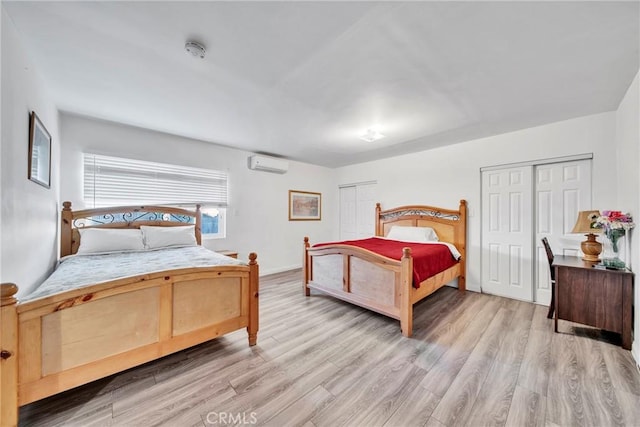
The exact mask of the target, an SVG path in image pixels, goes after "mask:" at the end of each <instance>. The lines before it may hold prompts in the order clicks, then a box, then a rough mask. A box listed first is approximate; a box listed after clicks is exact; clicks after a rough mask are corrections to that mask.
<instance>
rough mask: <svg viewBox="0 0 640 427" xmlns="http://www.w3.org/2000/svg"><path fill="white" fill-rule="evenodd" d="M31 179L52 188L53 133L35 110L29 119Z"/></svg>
mask: <svg viewBox="0 0 640 427" xmlns="http://www.w3.org/2000/svg"><path fill="white" fill-rule="evenodd" d="M29 179H30V180H31V181H33V182H36V183H38V184H40V185H42V186H43V187H46V188H51V135H49V132H47V129H46V128H45V127H44V125H43V124H42V122H41V121H40V118H38V116H37V115H36V112H35V111H32V112H31V117H30V119H29Z"/></svg>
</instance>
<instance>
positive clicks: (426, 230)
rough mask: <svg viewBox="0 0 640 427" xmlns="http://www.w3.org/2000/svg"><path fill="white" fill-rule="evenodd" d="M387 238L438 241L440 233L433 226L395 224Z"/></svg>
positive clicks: (406, 240)
mask: <svg viewBox="0 0 640 427" xmlns="http://www.w3.org/2000/svg"><path fill="white" fill-rule="evenodd" d="M387 239H391V240H400V241H403V242H414V243H428V242H437V241H438V235H437V234H436V232H435V230H434V229H433V228H431V227H406V226H400V225H394V226H393V227H391V230H389V234H388V235H387Z"/></svg>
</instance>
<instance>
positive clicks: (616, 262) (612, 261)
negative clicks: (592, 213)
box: [602, 228, 626, 269]
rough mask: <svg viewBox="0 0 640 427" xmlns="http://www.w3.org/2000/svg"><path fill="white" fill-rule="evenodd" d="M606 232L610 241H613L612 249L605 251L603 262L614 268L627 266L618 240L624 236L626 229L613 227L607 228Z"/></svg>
mask: <svg viewBox="0 0 640 427" xmlns="http://www.w3.org/2000/svg"><path fill="white" fill-rule="evenodd" d="M604 234H605V236H607V238H608V239H609V242H611V251H609V250H606V251H605V256H604V259H603V261H602V262H603V264H604V265H606V266H607V267H612V268H620V269H623V268H625V267H626V266H625V263H624V261H622V260H621V259H620V246H619V245H618V241H619V240H620V238H621V237H622V236H624V234H625V230H624V229H622V228H611V229H608V230H605V233H604Z"/></svg>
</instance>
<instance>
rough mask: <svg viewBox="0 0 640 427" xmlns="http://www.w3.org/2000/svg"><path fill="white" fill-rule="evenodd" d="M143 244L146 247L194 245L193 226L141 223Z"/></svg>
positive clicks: (195, 243)
mask: <svg viewBox="0 0 640 427" xmlns="http://www.w3.org/2000/svg"><path fill="white" fill-rule="evenodd" d="M140 230H142V234H143V235H144V244H145V246H146V247H147V249H157V248H166V247H168V246H196V245H197V244H198V242H196V235H195V226H194V225H187V226H184V227H183V226H179V227H154V226H151V225H141V226H140Z"/></svg>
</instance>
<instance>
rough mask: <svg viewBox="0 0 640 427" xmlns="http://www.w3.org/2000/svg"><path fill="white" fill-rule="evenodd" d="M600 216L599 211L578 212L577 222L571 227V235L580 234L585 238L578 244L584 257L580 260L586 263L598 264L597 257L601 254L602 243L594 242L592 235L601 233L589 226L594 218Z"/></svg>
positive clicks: (599, 230)
mask: <svg viewBox="0 0 640 427" xmlns="http://www.w3.org/2000/svg"><path fill="white" fill-rule="evenodd" d="M599 216H600V211H580V212H578V220H577V221H576V225H574V226H573V230H571V232H572V233H581V234H584V235H585V236H586V237H587V240H585V241H584V242H582V243H581V244H580V249H582V253H583V254H584V256H583V257H582V259H583V260H584V261H588V262H599V261H600V258H598V256H599V255H600V253H601V252H602V243H600V242H598V241H597V240H596V235H595V234H594V233H602V229H600V228H593V227H592V226H591V224H593V222H594V221H595V218H597V217H599Z"/></svg>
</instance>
